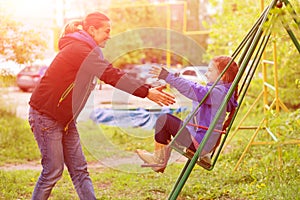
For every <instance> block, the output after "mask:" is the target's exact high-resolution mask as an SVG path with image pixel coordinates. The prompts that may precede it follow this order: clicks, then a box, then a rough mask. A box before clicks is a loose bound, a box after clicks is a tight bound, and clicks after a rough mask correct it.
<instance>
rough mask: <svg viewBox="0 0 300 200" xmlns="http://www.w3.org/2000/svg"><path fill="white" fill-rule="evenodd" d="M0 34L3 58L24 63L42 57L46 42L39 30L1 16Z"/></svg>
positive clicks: (0, 48) (0, 50)
mask: <svg viewBox="0 0 300 200" xmlns="http://www.w3.org/2000/svg"><path fill="white" fill-rule="evenodd" d="M0 35H1V39H0V55H1V56H2V57H3V58H4V59H5V60H12V61H15V62H17V63H19V64H25V63H30V62H32V61H34V60H36V59H42V58H43V55H44V53H45V50H46V48H47V43H46V38H44V37H43V34H42V33H41V32H39V31H36V30H33V29H28V28H27V27H26V26H25V25H24V24H22V23H20V22H16V21H14V20H12V19H11V18H10V17H9V16H1V29H0Z"/></svg>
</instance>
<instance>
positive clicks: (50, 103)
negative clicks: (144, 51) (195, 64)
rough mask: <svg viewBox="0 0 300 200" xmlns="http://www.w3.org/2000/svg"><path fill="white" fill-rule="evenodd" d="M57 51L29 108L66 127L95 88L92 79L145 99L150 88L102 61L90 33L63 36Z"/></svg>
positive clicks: (74, 118)
mask: <svg viewBox="0 0 300 200" xmlns="http://www.w3.org/2000/svg"><path fill="white" fill-rule="evenodd" d="M59 48H60V51H59V52H58V54H57V55H56V57H55V58H54V60H53V61H52V63H51V65H50V66H49V68H48V70H47V71H46V73H45V76H44V77H43V78H42V79H41V81H40V83H39V85H38V86H37V87H36V88H35V90H34V91H33V93H32V96H31V98H30V102H29V104H30V106H31V107H33V108H34V109H35V110H37V111H39V112H40V113H44V114H47V115H48V116H50V117H52V118H53V119H55V120H57V121H58V122H59V123H61V124H62V125H64V126H66V128H67V125H68V124H69V123H70V122H71V121H72V120H76V118H77V116H78V115H79V113H80V112H81V110H82V109H83V107H84V105H85V104H86V101H87V99H88V97H89V95H90V93H91V91H92V90H93V89H94V87H95V77H97V78H98V79H100V80H102V81H104V82H105V83H107V84H110V85H112V86H114V87H116V88H118V89H120V90H123V91H125V92H128V93H130V94H133V95H135V96H138V97H141V98H145V97H146V96H147V95H148V90H149V88H150V86H149V85H147V84H143V83H141V82H139V81H137V80H134V79H132V78H131V77H129V76H128V75H127V74H125V73H124V72H122V71H121V70H119V69H117V68H113V67H112V65H111V64H110V63H109V62H108V61H106V60H104V59H103V56H102V52H101V49H100V48H99V47H98V46H97V45H96V43H95V42H94V40H93V39H92V38H91V36H90V35H89V34H87V33H86V32H84V31H80V32H75V33H72V34H68V35H66V36H64V37H62V38H61V39H60V41H59Z"/></svg>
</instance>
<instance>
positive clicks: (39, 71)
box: [17, 64, 48, 92]
mask: <svg viewBox="0 0 300 200" xmlns="http://www.w3.org/2000/svg"><path fill="white" fill-rule="evenodd" d="M47 68H48V67H47V66H46V65H37V64H36V65H29V66H26V67H25V68H24V69H22V70H21V71H20V72H19V73H18V74H17V86H18V87H19V88H20V89H21V90H22V91H25V92H27V91H31V90H33V89H34V88H35V86H36V85H37V84H38V83H39V82H40V80H41V78H42V77H43V76H44V74H45V72H46V70H47Z"/></svg>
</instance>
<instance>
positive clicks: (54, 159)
mask: <svg viewBox="0 0 300 200" xmlns="http://www.w3.org/2000/svg"><path fill="white" fill-rule="evenodd" d="M29 124H30V126H31V130H32V132H33V133H34V137H35V139H36V141H37V144H38V146H39V149H40V152H41V155H42V162H41V163H42V166H43V170H42V172H41V174H40V177H39V179H38V181H37V183H36V185H35V188H34V191H33V194H32V200H43V199H48V197H49V195H50V193H51V190H52V188H53V187H54V185H55V184H56V182H57V181H58V180H59V179H60V178H61V176H62V173H63V170H64V164H66V166H67V168H68V171H69V174H70V176H71V179H72V182H73V185H74V187H75V189H76V191H77V194H78V196H79V198H80V199H81V200H83V199H88V200H91V199H96V197H95V194H94V188H93V185H92V181H91V179H90V177H89V173H88V171H87V162H86V160H85V157H84V154H83V152H82V148H81V144H80V138H79V134H78V131H77V128H76V125H75V123H71V124H70V125H69V129H68V132H67V133H66V132H65V131H64V127H63V125H60V124H59V123H58V122H57V121H56V120H54V119H52V118H51V117H49V116H48V115H45V114H42V113H39V112H38V111H36V110H35V109H33V108H30V111H29Z"/></svg>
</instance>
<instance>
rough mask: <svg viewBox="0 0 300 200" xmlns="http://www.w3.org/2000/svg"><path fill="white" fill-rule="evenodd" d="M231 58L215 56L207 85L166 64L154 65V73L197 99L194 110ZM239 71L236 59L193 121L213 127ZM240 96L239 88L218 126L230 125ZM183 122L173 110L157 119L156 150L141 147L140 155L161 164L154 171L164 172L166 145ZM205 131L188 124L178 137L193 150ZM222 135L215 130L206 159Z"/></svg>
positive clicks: (149, 161)
mask: <svg viewBox="0 0 300 200" xmlns="http://www.w3.org/2000/svg"><path fill="white" fill-rule="evenodd" d="M230 60H231V57H228V56H217V57H215V58H213V59H212V60H211V62H210V64H209V66H208V71H207V73H206V74H205V76H206V77H207V80H208V83H207V85H206V86H203V85H200V84H198V83H195V82H192V81H189V80H186V79H184V78H181V77H178V76H175V75H174V74H172V73H169V72H168V71H167V70H166V69H164V68H157V67H153V68H152V71H151V73H152V74H153V75H154V77H158V78H160V79H164V80H165V81H166V82H167V83H168V84H170V85H171V86H172V87H174V88H176V89H177V90H178V91H179V92H180V93H181V94H183V95H184V96H186V97H187V98H189V99H191V100H193V110H195V108H196V107H197V106H198V104H199V102H200V101H201V100H202V99H203V97H204V96H205V95H206V94H207V92H208V91H209V89H210V88H211V86H212V85H213V83H214V82H215V81H216V79H217V78H218V76H219V75H220V74H221V72H222V71H223V69H224V68H225V67H226V65H227V64H228V63H229V62H230ZM237 72H238V65H237V64H236V63H235V62H234V61H233V62H232V63H231V65H230V66H229V68H228V70H227V71H226V73H225V74H224V75H223V77H222V78H221V80H220V81H219V83H218V84H217V85H216V86H215V87H214V89H212V91H211V92H210V94H209V96H208V97H207V99H206V100H205V101H204V103H203V104H202V105H201V106H200V108H199V110H198V112H197V113H196V115H195V116H194V119H193V120H191V122H190V124H196V125H200V126H204V127H209V125H210V123H211V122H212V120H213V119H214V117H215V115H216V113H217V111H218V109H219V107H220V105H221V103H222V101H223V99H224V97H225V95H226V93H227V92H228V90H229V88H230V86H231V83H232V82H233V80H234V78H235V76H236V74H237ZM237 96H238V92H237V88H236V91H235V94H234V95H233V96H232V97H231V99H230V101H229V102H228V105H227V109H226V110H224V111H223V113H222V115H221V117H220V118H219V120H218V122H217V124H216V126H215V127H214V129H218V130H222V129H223V130H224V129H226V128H227V126H228V125H229V122H230V120H231V118H232V115H233V113H234V111H235V108H236V107H237ZM226 112H230V113H231V114H230V115H229V118H228V120H227V121H226V122H225V123H224V127H223V122H224V120H225V117H226ZM183 123H184V122H183V121H182V120H180V119H179V118H177V117H175V116H173V115H171V114H163V115H161V116H160V117H159V118H158V119H157V122H156V126H155V151H154V153H153V154H152V153H149V152H147V151H145V150H137V154H138V156H139V157H140V158H141V159H142V160H143V161H144V162H145V163H147V164H154V165H155V164H160V165H158V166H160V167H152V169H153V170H154V171H156V172H164V169H165V167H166V166H164V165H163V164H164V163H167V161H166V160H165V158H166V157H165V155H167V154H168V148H167V147H166V145H168V144H169V142H170V141H171V139H172V137H174V136H175V135H176V134H177V132H178V131H179V129H180V128H181V127H182V125H183ZM205 133H206V130H205V129H203V128H195V126H193V125H189V124H187V126H186V127H184V129H183V130H182V131H181V133H180V135H179V136H178V137H176V143H178V144H180V145H182V146H185V147H188V148H189V149H190V150H192V151H194V152H195V151H196V150H197V148H198V146H199V144H200V143H201V141H202V139H203V138H204V135H205ZM219 138H220V133H219V132H212V134H211V136H210V138H209V139H208V141H207V143H206V145H205V146H204V148H203V151H202V152H201V155H200V157H203V159H204V158H205V159H206V160H207V159H208V161H207V162H209V161H210V160H209V159H210V158H207V156H206V155H209V153H210V152H212V151H213V150H214V148H215V147H216V145H217V143H218V140H219Z"/></svg>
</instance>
